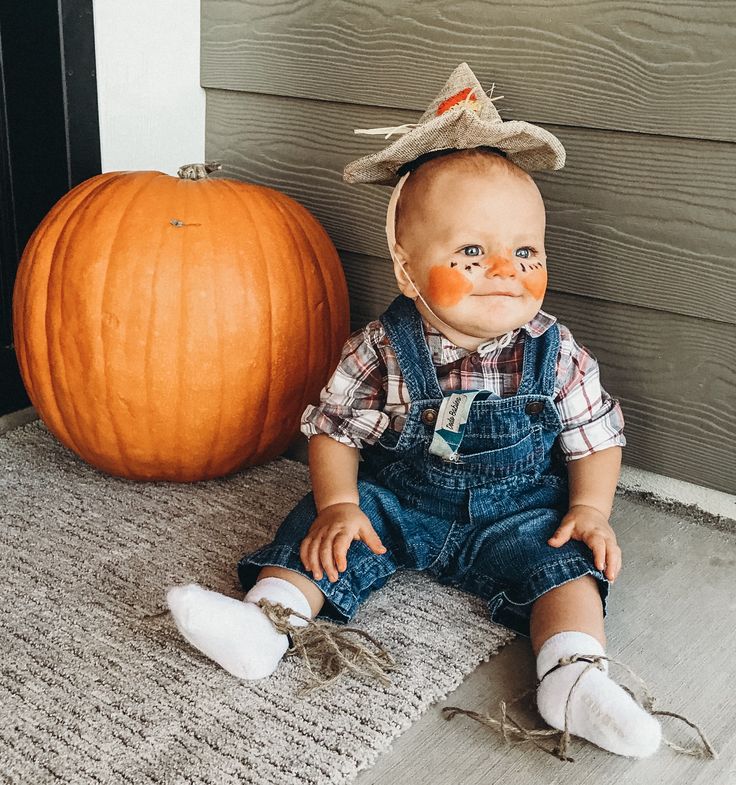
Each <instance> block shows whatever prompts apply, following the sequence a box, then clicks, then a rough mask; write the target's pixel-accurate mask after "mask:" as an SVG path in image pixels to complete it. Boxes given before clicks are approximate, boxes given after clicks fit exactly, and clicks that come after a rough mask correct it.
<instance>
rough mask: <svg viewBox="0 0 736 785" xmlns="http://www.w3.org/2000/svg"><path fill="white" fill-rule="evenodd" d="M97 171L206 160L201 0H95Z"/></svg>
mask: <svg viewBox="0 0 736 785" xmlns="http://www.w3.org/2000/svg"><path fill="white" fill-rule="evenodd" d="M93 11H94V23H95V50H96V58H97V94H98V100H99V115H100V148H101V158H102V172H115V171H122V170H127V169H141V170H148V169H153V170H155V171H160V172H165V173H166V174H170V175H175V174H176V171H177V169H178V168H179V167H180V166H181V165H182V164H188V163H192V162H194V161H201V160H203V156H204V117H205V92H204V90H203V89H202V87H200V84H199V65H200V63H199V46H200V4H199V0H156V2H144V0H128V1H127V2H124V3H121V2H119V0H94V2H93Z"/></svg>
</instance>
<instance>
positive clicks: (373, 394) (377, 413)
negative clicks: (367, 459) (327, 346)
mask: <svg viewBox="0 0 736 785" xmlns="http://www.w3.org/2000/svg"><path fill="white" fill-rule="evenodd" d="M371 324H372V323H371ZM372 338H373V334H372V331H371V330H370V325H367V326H366V327H364V328H362V329H361V330H356V331H355V332H354V333H353V334H352V335H351V336H350V337H349V338H348V340H347V341H346V342H345V345H344V346H343V349H342V354H341V356H340V360H339V361H338V364H337V367H336V368H335V371H334V373H333V374H332V376H331V377H330V379H329V381H328V382H327V384H326V385H325V386H324V387H323V388H322V391H321V392H320V396H319V399H320V400H319V404H317V405H316V406H315V405H312V404H309V405H308V406H307V408H306V409H305V410H304V412H303V414H302V417H301V432H302V433H303V434H304V435H305V436H306V437H307V438H308V439H309V438H311V437H312V436H314V435H315V434H319V433H323V434H326V435H327V436H330V437H331V438H332V439H335V440H336V441H338V442H341V443H342V444H347V445H348V446H350V447H356V448H358V449H361V448H362V447H363V446H364V445H366V444H373V443H375V442H376V441H377V440H378V438H379V437H380V436H381V434H382V433H383V431H384V430H385V429H386V428H387V427H388V424H389V416H388V415H387V414H385V413H384V412H383V411H382V408H383V405H384V403H385V398H386V396H385V389H384V378H385V374H384V369H383V361H382V359H381V356H380V353H379V352H378V350H377V348H376V347H375V346H374V345H373V340H372Z"/></svg>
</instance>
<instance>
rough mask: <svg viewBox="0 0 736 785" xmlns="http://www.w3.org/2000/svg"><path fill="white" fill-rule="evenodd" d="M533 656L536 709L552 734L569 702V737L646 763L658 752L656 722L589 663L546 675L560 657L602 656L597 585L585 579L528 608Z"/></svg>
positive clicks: (603, 640) (588, 577)
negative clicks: (646, 758)
mask: <svg viewBox="0 0 736 785" xmlns="http://www.w3.org/2000/svg"><path fill="white" fill-rule="evenodd" d="M530 632H531V639H532V650H533V651H534V654H535V655H536V657H537V678H539V679H542V677H543V676H544V674H545V673H546V674H547V675H546V676H544V678H543V679H542V683H541V684H540V685H539V687H538V689H537V707H538V708H539V713H540V714H541V715H542V717H543V718H544V720H545V721H546V722H547V723H548V724H549V725H551V726H552V727H553V728H557V729H559V730H562V729H563V728H564V727H565V707H566V704H567V700H568V696H569V695H570V690H571V689H572V687H573V684H574V683H575V681H576V680H577V678H578V676H580V674H581V673H582V672H583V671H584V670H585V669H586V668H589V670H588V671H587V673H586V674H585V676H583V677H582V678H581V679H580V681H579V682H578V684H577V686H575V689H574V691H573V693H572V697H571V698H570V706H569V709H568V729H569V731H570V733H572V734H574V735H576V736H581V737H583V738H585V739H588V741H592V742H593V743H594V744H597V745H598V746H599V747H603V748H604V749H607V750H610V751H611V752H615V753H617V754H619V755H626V756H629V757H633V758H645V757H648V756H649V755H651V754H653V753H654V752H655V751H656V750H657V748H658V747H659V743H660V739H661V735H662V731H661V726H660V724H659V722H658V721H657V719H656V718H655V717H653V716H652V715H651V714H649V713H648V712H647V711H645V710H644V709H643V708H642V707H641V706H640V705H639V704H638V703H637V702H636V701H635V700H634V699H633V698H632V697H631V696H630V695H629V694H628V693H627V692H626V691H625V690H624V689H622V688H621V687H620V686H619V685H618V684H616V683H615V682H614V681H613V680H612V679H610V678H609V676H608V663H607V662H606V661H605V660H603V661H602V665H603V668H604V670H599V669H598V668H597V667H595V666H593V667H591V666H590V664H589V663H588V662H585V661H581V662H574V663H571V664H566V665H562V666H561V667H559V668H557V669H556V670H554V671H552V672H551V673H548V671H549V670H550V668H552V667H554V666H555V665H556V664H557V662H558V660H559V659H560V658H561V657H568V656H570V655H572V654H593V655H603V654H605V649H604V646H605V643H606V638H605V634H604V630H603V605H602V603H601V598H600V594H599V592H598V585H597V583H596V580H595V578H593V577H592V576H591V575H583V576H582V577H580V578H577V579H576V580H573V581H568V582H567V583H563V584H562V585H561V586H557V587H556V588H554V589H551V590H550V591H548V592H546V593H545V594H543V595H542V596H541V597H539V598H538V599H537V601H536V602H535V603H534V605H533V606H532V614H531V621H530Z"/></svg>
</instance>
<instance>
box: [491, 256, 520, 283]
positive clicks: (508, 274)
mask: <svg viewBox="0 0 736 785" xmlns="http://www.w3.org/2000/svg"><path fill="white" fill-rule="evenodd" d="M486 268H487V269H486V271H485V273H484V275H485V277H486V278H493V277H494V276H496V275H500V276H502V277H504V278H513V277H515V276H516V268H515V267H514V263H513V262H512V261H510V260H509V259H507V258H506V257H505V256H492V257H491V258H490V259H489V260H488V262H487V263H486Z"/></svg>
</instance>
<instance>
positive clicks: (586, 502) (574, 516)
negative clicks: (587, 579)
mask: <svg viewBox="0 0 736 785" xmlns="http://www.w3.org/2000/svg"><path fill="white" fill-rule="evenodd" d="M620 467H621V448H620V447H607V448H606V449H604V450H598V451H596V452H593V453H591V454H590V455H586V456H585V457H584V458H577V459H576V460H574V461H568V463H567V474H568V478H569V486H570V497H569V509H568V511H567V514H566V515H565V517H564V518H563V519H562V522H561V523H560V525H559V527H558V529H557V531H556V532H555V533H554V534H553V535H552V537H550V539H549V540H547V543H548V544H549V545H551V546H552V547H554V548H559V547H560V546H561V545H564V544H565V543H566V542H567V541H568V540H570V539H573V540H581V541H582V542H584V543H585V544H586V545H587V546H588V547H589V548H590V550H591V551H592V552H593V559H594V561H595V566H596V568H597V569H599V570H601V571H603V572H604V573H605V576H606V578H608V580H609V581H611V583H613V581H614V580H616V576H617V575H618V573H619V571H620V570H621V548H619V546H618V543H617V542H616V533H615V532H614V531H613V529H612V528H611V524H610V523H609V522H608V516H609V515H610V514H611V508H612V506H613V495H614V493H615V492H616V484H617V483H618V476H619V469H620Z"/></svg>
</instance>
